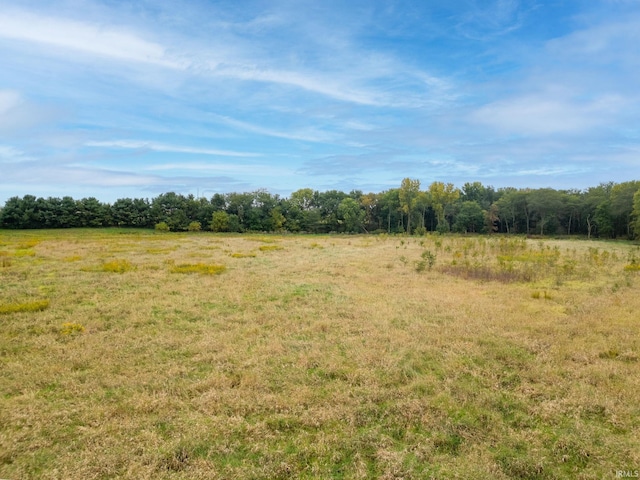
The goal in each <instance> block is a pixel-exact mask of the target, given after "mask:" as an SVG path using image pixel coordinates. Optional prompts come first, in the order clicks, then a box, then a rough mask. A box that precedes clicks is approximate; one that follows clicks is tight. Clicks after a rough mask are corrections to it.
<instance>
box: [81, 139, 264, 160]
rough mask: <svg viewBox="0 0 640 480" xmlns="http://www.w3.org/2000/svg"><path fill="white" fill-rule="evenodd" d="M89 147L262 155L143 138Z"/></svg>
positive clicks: (221, 155)
mask: <svg viewBox="0 0 640 480" xmlns="http://www.w3.org/2000/svg"><path fill="white" fill-rule="evenodd" d="M85 146H87V147H105V148H122V149H130V150H152V151H154V152H173V153H190V154H194V155H213V156H220V157H260V156H262V155H261V154H259V153H251V152H237V151H232V150H217V149H212V148H197V147H183V146H180V145H166V144H163V143H156V142H147V141H143V140H113V141H105V142H87V143H85Z"/></svg>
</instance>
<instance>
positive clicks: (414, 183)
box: [399, 178, 420, 235]
mask: <svg viewBox="0 0 640 480" xmlns="http://www.w3.org/2000/svg"><path fill="white" fill-rule="evenodd" d="M419 194H420V180H412V179H410V178H405V179H404V180H402V183H401V184H400V191H399V199H400V207H401V208H402V211H403V212H404V213H405V214H406V215H407V235H411V220H412V213H413V211H414V209H415V207H416V204H417V202H418V195H419Z"/></svg>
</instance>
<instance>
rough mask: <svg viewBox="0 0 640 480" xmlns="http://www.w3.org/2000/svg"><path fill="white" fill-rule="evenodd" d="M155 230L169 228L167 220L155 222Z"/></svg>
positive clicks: (159, 230)
mask: <svg viewBox="0 0 640 480" xmlns="http://www.w3.org/2000/svg"><path fill="white" fill-rule="evenodd" d="M155 230H156V232H168V231H169V230H171V229H170V228H169V225H167V222H160V223H156V226H155Z"/></svg>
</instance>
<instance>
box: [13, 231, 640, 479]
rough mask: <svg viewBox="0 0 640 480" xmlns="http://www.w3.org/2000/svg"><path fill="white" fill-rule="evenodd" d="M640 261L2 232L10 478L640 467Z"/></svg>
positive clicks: (588, 245)
mask: <svg viewBox="0 0 640 480" xmlns="http://www.w3.org/2000/svg"><path fill="white" fill-rule="evenodd" d="M639 293H640V249H639V247H638V246H634V245H632V244H629V243H623V242H618V243H616V242H599V241H586V240H552V239H545V240H538V239H524V238H522V237H503V236H477V237H473V236H469V237H464V236H460V237H456V236H426V237H404V236H397V237H394V236H385V235H382V236H337V235H336V236H297V235H224V234H211V233H184V234H178V233H165V234H163V233H158V232H153V231H144V230H118V229H102V230H59V231H52V230H48V231H0V372H1V374H0V478H6V479H12V480H13V479H25V478H45V479H48V478H51V479H53V478H56V479H58V478H60V479H63V478H64V479H99V478H132V479H134V478H135V479H144V478H149V479H151V478H153V479H164V478H167V479H171V478H175V479H178V478H182V479H198V478H202V479H215V478H219V479H241V478H242V479H244V478H254V479H262V478H264V479H267V478H270V479H271V478H283V479H284V478H308V479H311V478H345V479H364V478H385V479H391V478H405V479H409V478H460V479H471V478H478V479H480V478H492V479H512V478H519V479H553V478H572V479H573V478H575V479H602V478H605V479H606V478H611V479H614V478H620V476H619V475H620V474H621V472H623V473H626V474H633V473H635V472H637V471H638V470H640V370H639V369H640V360H639V359H640V335H639V334H638V333H639V328H640V295H639Z"/></svg>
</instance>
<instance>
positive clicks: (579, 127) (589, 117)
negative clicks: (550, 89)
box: [471, 94, 627, 136]
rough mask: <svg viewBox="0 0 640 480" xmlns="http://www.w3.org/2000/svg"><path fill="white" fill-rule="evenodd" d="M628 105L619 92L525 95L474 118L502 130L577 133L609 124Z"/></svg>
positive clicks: (489, 107) (527, 133) (479, 112)
mask: <svg viewBox="0 0 640 480" xmlns="http://www.w3.org/2000/svg"><path fill="white" fill-rule="evenodd" d="M626 105H627V104H626V102H625V101H624V99H623V98H621V97H618V96H616V95H608V96H606V95H605V96H601V97H600V98H598V99H595V100H592V101H591V102H578V101H571V99H563V98H558V97H557V96H556V95H553V94H551V95H549V94H537V95H524V96H521V97H517V98H512V99H508V100H501V101H497V102H493V103H490V104H488V105H485V106H483V107H481V108H479V109H477V110H476V111H475V112H473V113H472V115H471V120H472V121H473V122H475V123H479V124H483V125H485V126H488V127H490V128H494V129H496V130H497V133H499V134H515V135H523V136H530V135H534V136H536V135H553V134H575V133H585V132H587V131H589V130H591V129H593V128H596V127H598V126H602V125H606V123H607V122H608V119H609V118H610V117H611V115H614V114H616V113H617V112H619V111H620V110H622V109H624V108H625V106H626Z"/></svg>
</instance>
